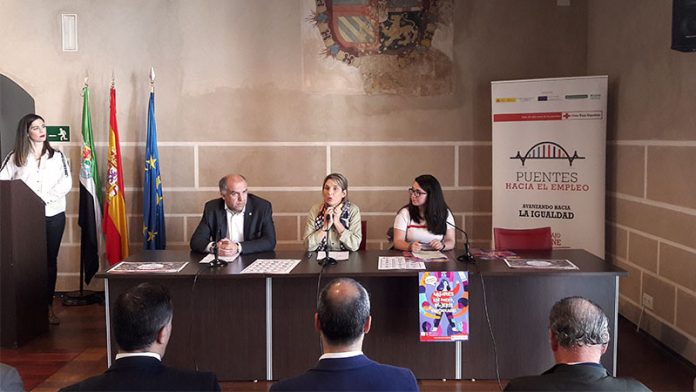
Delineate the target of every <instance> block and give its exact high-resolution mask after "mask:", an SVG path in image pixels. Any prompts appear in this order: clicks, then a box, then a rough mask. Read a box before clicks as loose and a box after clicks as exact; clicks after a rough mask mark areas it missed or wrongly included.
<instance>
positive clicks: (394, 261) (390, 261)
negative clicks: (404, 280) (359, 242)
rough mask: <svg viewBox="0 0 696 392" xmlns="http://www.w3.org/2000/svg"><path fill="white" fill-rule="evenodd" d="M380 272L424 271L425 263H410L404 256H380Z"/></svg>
mask: <svg viewBox="0 0 696 392" xmlns="http://www.w3.org/2000/svg"><path fill="white" fill-rule="evenodd" d="M377 268H378V269H379V270H392V269H412V270H424V269H425V263H423V262H422V261H410V260H406V258H405V257H403V256H379V266H378V267H377Z"/></svg>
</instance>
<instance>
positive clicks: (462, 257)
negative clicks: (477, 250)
mask: <svg viewBox="0 0 696 392" xmlns="http://www.w3.org/2000/svg"><path fill="white" fill-rule="evenodd" d="M447 224H448V225H450V226H452V227H454V228H455V229H456V230H458V231H460V232H462V233H464V254H463V255H459V256H457V260H459V261H461V262H474V261H476V260H474V256H472V255H471V250H470V246H469V235H468V234H467V233H466V231H464V230H462V229H460V228H459V227H457V226H455V225H453V224H451V223H449V222H447Z"/></svg>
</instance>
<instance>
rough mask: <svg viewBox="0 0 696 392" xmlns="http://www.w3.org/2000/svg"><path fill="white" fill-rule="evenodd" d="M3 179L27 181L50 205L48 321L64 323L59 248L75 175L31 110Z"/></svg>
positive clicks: (6, 162) (21, 125)
mask: <svg viewBox="0 0 696 392" xmlns="http://www.w3.org/2000/svg"><path fill="white" fill-rule="evenodd" d="M0 180H22V181H24V183H26V184H27V186H28V187H29V188H30V189H31V190H33V191H34V193H36V194H37V195H38V196H39V197H40V198H41V200H43V202H44V203H45V205H46V210H45V215H46V250H47V253H48V254H47V261H48V292H47V304H48V321H49V323H51V324H53V325H56V324H60V319H58V317H57V316H56V314H55V313H54V312H53V294H55V291H56V277H57V274H58V249H59V248H60V241H61V239H62V238H63V230H64V229H65V195H67V194H68V192H70V188H72V178H71V176H70V167H68V163H67V161H66V159H65V156H64V155H63V153H62V152H61V151H58V150H55V149H53V147H51V145H50V144H49V143H48V140H47V135H46V124H45V122H44V119H43V118H42V117H41V116H39V115H36V114H27V115H26V116H24V117H22V119H21V120H19V125H17V139H16V140H15V146H14V148H13V149H12V152H10V153H9V154H8V155H7V157H6V158H5V160H4V161H3V162H2V166H0Z"/></svg>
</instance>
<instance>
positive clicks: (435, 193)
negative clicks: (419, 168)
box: [394, 174, 455, 252]
mask: <svg viewBox="0 0 696 392" xmlns="http://www.w3.org/2000/svg"><path fill="white" fill-rule="evenodd" d="M408 192H409V194H410V195H411V199H410V202H409V203H408V204H407V205H405V206H404V207H403V208H402V209H401V210H399V212H398V213H397V214H396V219H394V249H399V250H408V251H416V252H417V251H419V250H440V251H445V250H450V249H453V248H454V241H455V236H454V216H452V213H451V212H450V210H449V207H447V203H445V198H444V196H443V194H442V187H440V182H438V181H437V179H436V178H435V177H433V176H431V175H430V174H424V175H422V176H418V177H416V180H415V181H414V182H413V185H411V187H410V188H409V189H408Z"/></svg>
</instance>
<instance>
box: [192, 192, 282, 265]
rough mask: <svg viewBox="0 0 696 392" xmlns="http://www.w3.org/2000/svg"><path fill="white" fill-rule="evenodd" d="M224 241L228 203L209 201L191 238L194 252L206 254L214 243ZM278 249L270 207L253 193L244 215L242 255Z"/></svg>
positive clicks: (221, 200)
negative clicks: (226, 204) (208, 247)
mask: <svg viewBox="0 0 696 392" xmlns="http://www.w3.org/2000/svg"><path fill="white" fill-rule="evenodd" d="M225 237H227V215H226V213H225V201H224V200H223V199H222V198H220V199H214V200H210V201H209V202H207V203H205V208H204V209H203V217H202V218H201V222H200V223H199V224H198V227H196V231H194V232H193V235H192V236H191V249H192V250H194V251H196V252H201V253H205V248H206V247H207V246H208V244H209V243H210V242H211V241H214V240H215V239H221V238H225ZM275 245H276V236H275V227H274V226H273V209H272V207H271V203H269V202H268V201H266V200H264V199H262V198H260V197H258V196H255V195H252V194H251V193H250V194H249V196H248V198H247V203H246V209H245V211H244V242H242V253H258V252H269V251H272V250H273V249H275Z"/></svg>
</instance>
